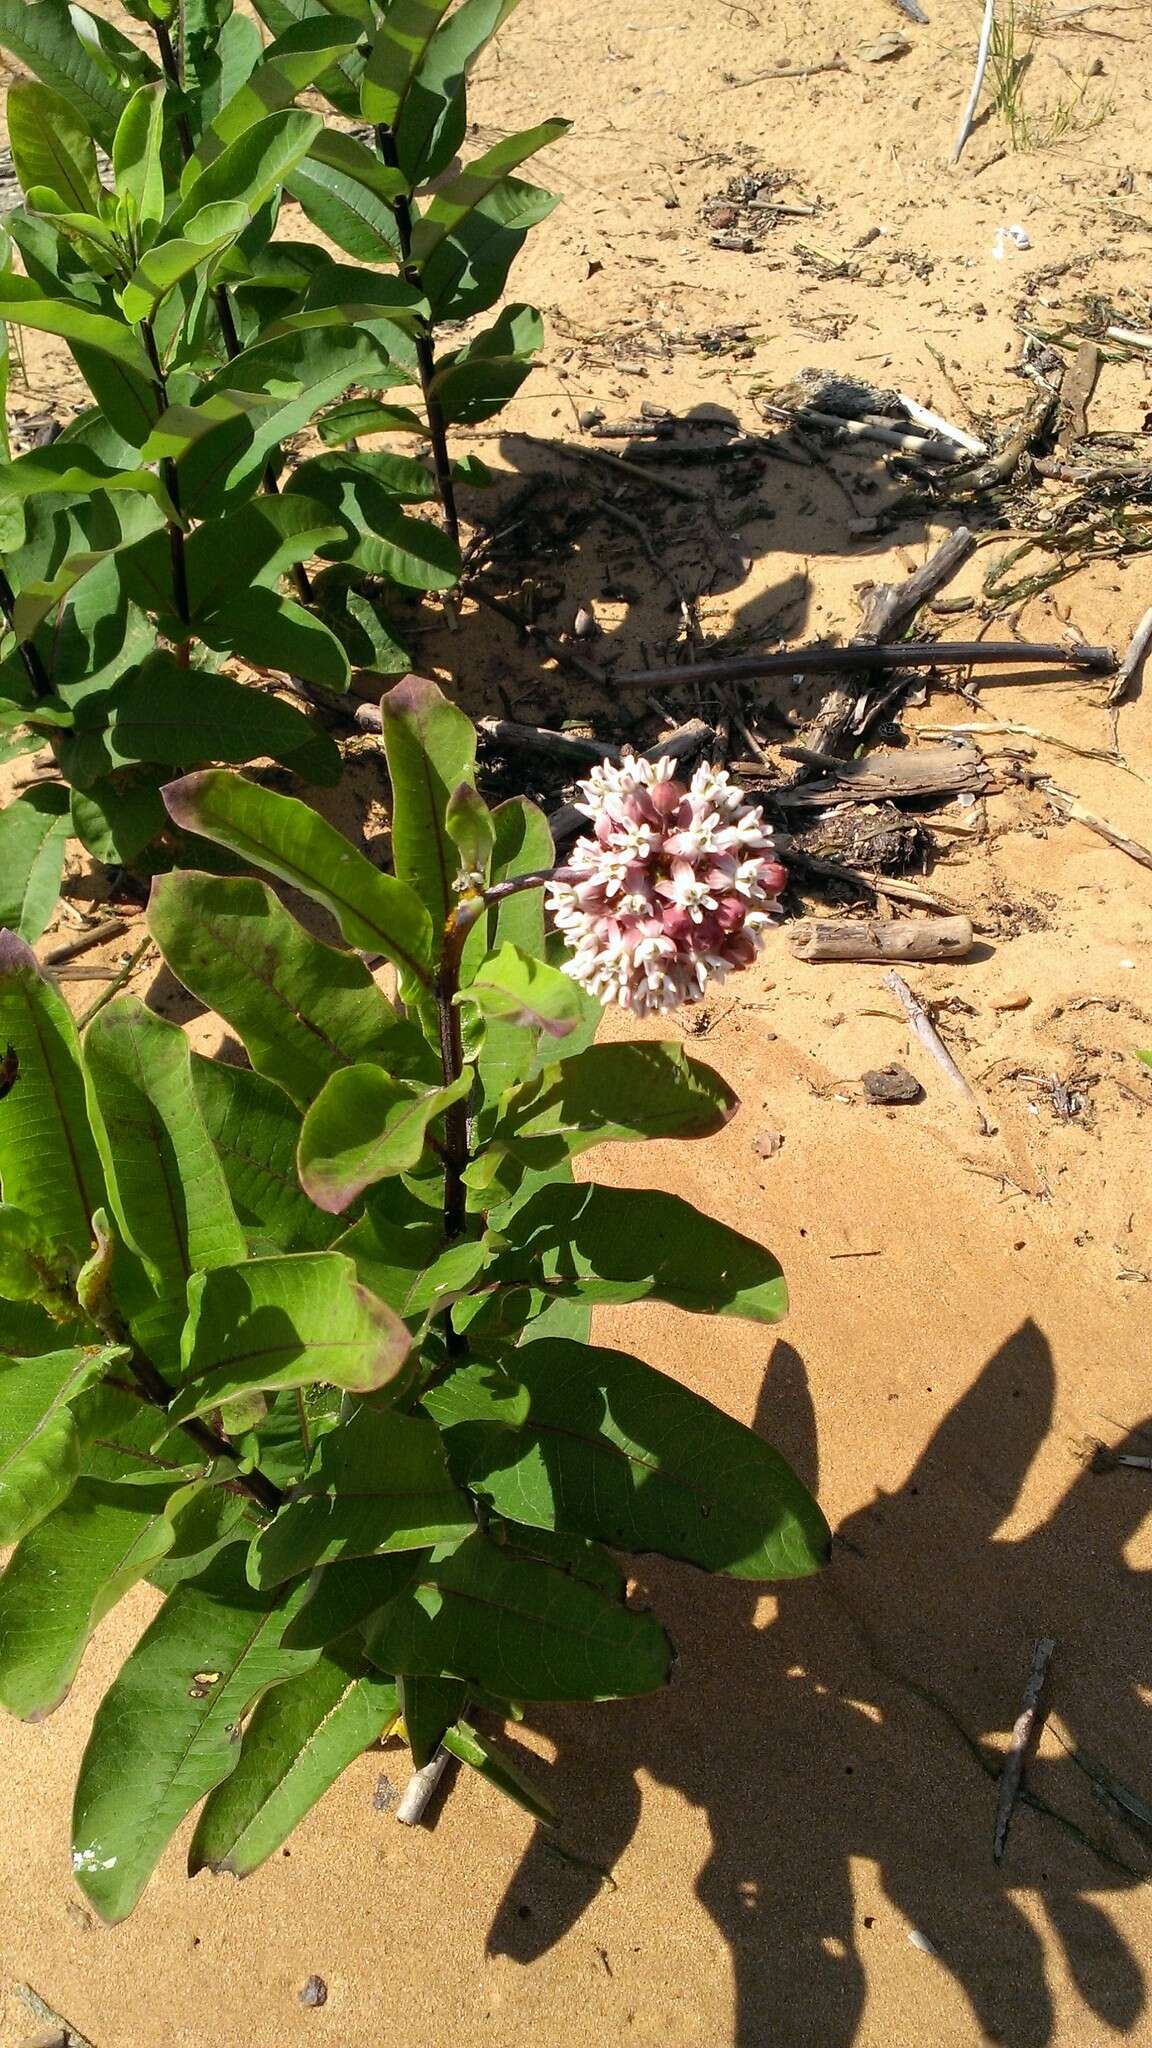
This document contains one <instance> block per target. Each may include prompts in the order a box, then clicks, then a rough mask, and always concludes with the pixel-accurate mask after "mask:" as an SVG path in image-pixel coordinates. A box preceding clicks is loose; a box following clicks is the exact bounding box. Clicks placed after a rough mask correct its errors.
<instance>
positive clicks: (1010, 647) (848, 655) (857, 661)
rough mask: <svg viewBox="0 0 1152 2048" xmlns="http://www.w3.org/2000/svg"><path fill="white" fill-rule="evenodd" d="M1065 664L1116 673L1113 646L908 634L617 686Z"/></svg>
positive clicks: (702, 664)
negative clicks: (884, 641) (908, 637)
mask: <svg viewBox="0 0 1152 2048" xmlns="http://www.w3.org/2000/svg"><path fill="white" fill-rule="evenodd" d="M1014 666H1019V667H1020V668H1027V667H1029V666H1032V667H1049V666H1053V667H1063V668H1073V669H1078V670H1080V671H1081V672H1084V671H1087V673H1088V674H1090V675H1109V676H1110V675H1111V674H1112V672H1113V670H1114V669H1115V666H1116V657H1115V655H1114V654H1113V652H1112V650H1111V648H1110V647H1075V648H1070V647H1061V646H1059V645H1057V644H1055V643H1053V642H1052V641H1049V640H1044V641H1027V640H998V641H987V640H922V641H921V640H903V641H900V642H898V643H897V644H895V645H883V644H881V645H878V646H865V645H862V644H859V643H858V644H855V645H851V646H848V647H786V648H783V649H781V650H780V651H779V652H778V653H775V654H737V655H729V656H728V657H727V658H726V659H724V660H720V661H697V662H694V663H693V665H692V667H691V669H687V668H649V669H624V670H622V671H619V670H618V671H617V673H616V674H615V675H614V676H613V677H612V678H611V683H612V686H613V688H615V689H651V690H663V689H667V688H669V687H671V686H673V685H675V684H677V683H685V682H688V681H691V682H693V683H732V682H738V681H740V680H741V679H742V678H749V679H750V678H753V677H756V676H835V675H843V674H845V672H847V671H849V670H852V669H876V670H883V669H895V668H1008V667H1014Z"/></svg>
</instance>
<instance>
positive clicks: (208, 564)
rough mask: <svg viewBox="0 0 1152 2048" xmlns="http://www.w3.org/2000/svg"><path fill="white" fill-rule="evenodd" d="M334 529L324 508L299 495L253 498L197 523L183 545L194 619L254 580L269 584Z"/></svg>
mask: <svg viewBox="0 0 1152 2048" xmlns="http://www.w3.org/2000/svg"><path fill="white" fill-rule="evenodd" d="M337 534H338V528H336V527H335V526H334V524H333V522H332V519H331V518H330V516H329V514H328V511H327V508H326V507H325V506H323V505H319V504H317V503H316V502H315V500H313V499H311V498H306V497H301V496H292V497H278V498H267V497H264V498H257V499H255V500H254V501H253V503H252V504H251V505H247V506H245V507H244V509H243V511H241V512H233V513H230V514H229V515H228V517H227V518H225V519H222V520H220V521H219V522H218V523H211V522H206V523H205V524H204V525H203V526H200V527H197V529H196V532H195V533H194V534H193V535H192V537H191V539H190V540H189V541H188V544H187V546H186V548H185V560H186V564H187V571H188V599H189V604H190V606H191V611H192V617H193V619H197V618H208V617H209V616H210V615H211V614H212V613H213V612H215V611H217V610H218V609H219V608H220V606H221V605H223V604H224V603H225V602H227V601H228V600H230V599H232V598H234V597H236V596H237V595H238V594H239V593H241V592H248V591H250V590H251V587H252V585H253V584H260V585H264V586H266V587H269V586H271V585H272V584H273V583H275V581H276V579H277V577H279V576H281V575H282V574H283V573H284V571H285V570H286V569H290V568H291V567H293V565H294V564H295V563H297V562H303V561H306V560H307V559H308V557H309V555H313V554H315V553H316V552H317V550H318V549H319V548H321V547H322V546H323V545H324V543H325V542H326V541H327V540H332V539H335V538H336V537H337Z"/></svg>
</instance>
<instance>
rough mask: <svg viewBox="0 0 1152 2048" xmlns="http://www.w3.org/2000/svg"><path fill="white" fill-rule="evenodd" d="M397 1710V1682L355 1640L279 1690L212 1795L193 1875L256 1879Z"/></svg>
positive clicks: (197, 1837)
mask: <svg viewBox="0 0 1152 2048" xmlns="http://www.w3.org/2000/svg"><path fill="white" fill-rule="evenodd" d="M397 1711H398V1701H397V1688H396V1683H395V1681H394V1680H393V1679H391V1678H385V1677H383V1676H382V1674H381V1673H380V1672H378V1671H373V1670H372V1669H371V1668H370V1667H367V1666H365V1663H364V1660H363V1657H362V1656H361V1655H360V1654H359V1651H358V1649H357V1648H356V1647H355V1646H351V1645H350V1646H349V1647H348V1648H347V1649H342V1648H340V1647H338V1646H337V1647H334V1648H333V1649H331V1650H329V1651H326V1652H325V1654H324V1655H323V1656H322V1657H321V1658H320V1659H319V1660H318V1662H317V1663H316V1664H314V1665H313V1667H312V1669H311V1670H310V1671H304V1672H301V1674H300V1675H299V1677H297V1678H290V1679H289V1680H288V1682H287V1683H286V1684H285V1685H278V1686H276V1687H274V1688H273V1690H272V1691H271V1692H270V1693H267V1694H266V1695H265V1697H264V1698H263V1699H262V1700H261V1701H260V1704H259V1706H258V1707H257V1709H256V1712H255V1713H254V1714H253V1716H252V1719H251V1721H250V1722H249V1724H248V1726H247V1728H246V1729H245V1731H244V1741H243V1745H242V1747H241V1750H240V1757H239V1761H238V1762H237V1765H236V1768H235V1770H234V1771H233V1772H232V1774H231V1776H230V1777H228V1778H226V1779H225V1780H224V1783H223V1784H222V1785H218V1786H217V1787H216V1790H215V1791H214V1792H213V1793H211V1794H210V1796H209V1798H208V1799H207V1800H206V1802H205V1805H204V1811H203V1813H202V1814H201V1815H200V1818H199V1820H198V1821H197V1823H196V1833H195V1834H194V1836H193V1838H192V1847H191V1849H190V1850H189V1852H188V1870H189V1875H190V1876H192V1877H195V1875H196V1873H197V1871H200V1870H214V1871H217V1872H222V1871H229V1872H231V1873H232V1875H233V1876H235V1877H247V1876H249V1874H250V1873H251V1872H252V1871H253V1870H255V1869H257V1868H258V1866H259V1865H260V1864H261V1863H263V1862H264V1861H265V1860H266V1858H267V1857H269V1856H271V1855H272V1854H273V1853H274V1851H275V1850H277V1849H278V1848H279V1847H280V1845H281V1843H282V1842H284V1841H286V1839H287V1837H288V1836H289V1835H290V1834H291V1832H292V1830H293V1828H294V1827H295V1826H296V1824H297V1822H298V1821H300V1820H302V1819H303V1818H304V1815H305V1814H306V1813H307V1812H308V1811H309V1810H310V1808H311V1807H313V1806H315V1804H316V1801H317V1800H318V1799H321V1798H322V1797H323V1795H324V1793H325V1792H326V1791H327V1790H328V1787H329V1786H330V1785H332V1784H334V1783H335V1781H336V1779H337V1778H338V1777H339V1776H340V1773H341V1771H344V1770H346V1769H347V1768H348V1765H349V1764H352V1763H355V1761H356V1758H357V1757H358V1756H361V1755H362V1754H363V1752H364V1751H365V1750H366V1749H368V1748H370V1747H371V1745H372V1744H373V1743H374V1742H379V1741H380V1740H381V1739H382V1738H383V1736H384V1735H386V1734H387V1732H388V1730H389V1729H390V1728H391V1727H392V1725H393V1723H394V1722H395V1720H396V1715H397Z"/></svg>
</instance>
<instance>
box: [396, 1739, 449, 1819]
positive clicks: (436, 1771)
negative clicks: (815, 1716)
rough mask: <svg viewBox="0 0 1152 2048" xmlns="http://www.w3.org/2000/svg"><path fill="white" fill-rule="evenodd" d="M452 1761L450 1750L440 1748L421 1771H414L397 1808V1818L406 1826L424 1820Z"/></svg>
mask: <svg viewBox="0 0 1152 2048" xmlns="http://www.w3.org/2000/svg"><path fill="white" fill-rule="evenodd" d="M450 1761H451V1759H450V1757H449V1753H448V1751H447V1750H446V1749H438V1750H437V1752H436V1754H435V1756H434V1757H433V1759H432V1761H431V1763H430V1764H425V1765H424V1766H423V1768H422V1769H421V1770H419V1771H413V1773H412V1776H411V1777H410V1778H409V1780H408V1783H407V1785H406V1787H405V1789H404V1796H403V1798H402V1799H401V1801H400V1804H399V1805H398V1807H397V1808H396V1818H397V1820H398V1821H401V1822H402V1823H403V1825H404V1826H405V1827H406V1828H414V1827H417V1826H418V1825H419V1823H420V1822H421V1821H422V1820H423V1818H424V1812H425V1808H426V1807H427V1805H428V1802H429V1800H430V1799H431V1797H432V1794H433V1793H434V1792H435V1790H436V1787H437V1785H438V1784H439V1783H440V1780H441V1778H442V1777H443V1776H444V1773H445V1771H446V1770H447V1768H448V1765H449V1762H450Z"/></svg>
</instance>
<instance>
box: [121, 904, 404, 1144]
mask: <svg viewBox="0 0 1152 2048" xmlns="http://www.w3.org/2000/svg"><path fill="white" fill-rule="evenodd" d="M148 927H149V930H150V931H151V933H152V936H153V938H154V939H155V940H156V943H157V945H158V946H159V948H160V950H161V952H162V953H163V955H164V958H165V960H166V961H167V963H168V966H169V967H170V968H171V970H172V972H173V974H175V975H176V976H177V978H178V979H179V980H180V981H182V982H183V983H184V986H185V987H186V988H189V989H191V991H192V994H193V995H194V996H198V997H199V998H200V1000H201V1002H203V1003H206V1004H207V1006H208V1008H209V1009H210V1010H215V1011H216V1012H217V1013H218V1014H219V1015H220V1016H221V1017H223V1019H224V1021H225V1023H226V1024H228V1025H230V1026H231V1028H232V1030H233V1031H234V1032H235V1033H236V1036H237V1037H238V1038H239V1039H240V1041H241V1043H242V1044H243V1046H244V1048H245V1051H246V1052H247V1054H248V1057H249V1059H250V1060H251V1062H252V1064H253V1066H254V1067H255V1069H256V1071H257V1073H260V1074H265V1075H266V1076H267V1077H268V1079H269V1080H271V1081H277V1082H279V1084H280V1086H281V1087H282V1088H283V1089H285V1090H286V1092H287V1093H288V1094H289V1095H290V1096H291V1097H292V1100H293V1101H294V1102H296V1103H298V1104H299V1105H300V1107H301V1108H302V1109H303V1108H306V1107H307V1105H308V1104H309V1103H310V1102H311V1101H312V1099H313V1097H314V1096H315V1095H317V1094H318V1093H319V1091H320V1089H321V1088H322V1087H323V1086H324V1083H325V1082H326V1081H327V1080H328V1079H329V1077H330V1076H331V1075H333V1074H335V1073H337V1072H338V1071H339V1070H340V1069H342V1068H350V1067H352V1066H353V1064H354V1063H355V1062H356V1061H358V1060H363V1059H368V1058H378V1059H381V1060H386V1061H387V1062H388V1065H389V1066H390V1067H392V1068H393V1069H399V1070H400V1071H401V1072H405V1071H407V1072H413V1071H415V1072H419V1071H420V1070H421V1069H422V1068H423V1067H424V1065H425V1063H426V1061H427V1059H428V1053H427V1049H426V1046H425V1041H424V1039H423V1038H422V1037H421V1035H420V1033H419V1032H417V1031H415V1030H414V1029H413V1028H412V1027H411V1026H409V1025H405V1024H403V1023H402V1022H401V1020H400V1019H399V1018H398V1017H397V1015H396V1012H395V1011H394V1010H393V1008H392V1005H391V1004H390V1003H389V1002H388V1001H387V999H386V997H385V996H383V995H382V994H381V992H380V990H379V989H378V988H377V987H376V984H375V982H374V981H373V979H372V976H371V975H370V974H369V972H368V969H367V968H366V967H365V966H364V963H363V961H362V960H360V959H358V958H357V956H356V954H354V953H345V952H341V951H340V950H339V949H338V948H336V947H335V946H326V945H324V944H322V943H321V941H320V940H319V939H314V938H313V937H312V935H311V933H310V932H306V931H305V930H304V927H303V925H301V924H300V923H298V921H297V920H296V918H294V917H293V916H292V915H291V914H290V912H288V911H287V910H285V909H284V907H283V905H282V904H281V903H280V902H279V901H278V900H277V898H276V897H275V896H274V895H273V894H272V891H271V890H270V889H269V888H267V887H266V886H265V884H264V883H263V882H257V881H246V880H240V879H233V878H231V877H224V876H220V875H198V874H194V873H188V872H181V871H177V872H176V873H174V874H171V875H165V876H162V877H161V878H159V879H158V880H157V881H156V882H154V883H153V885H152V896H151V900H150V903H149V907H148ZM357 1071H361V1070H360V1069H357Z"/></svg>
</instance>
